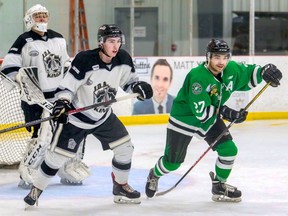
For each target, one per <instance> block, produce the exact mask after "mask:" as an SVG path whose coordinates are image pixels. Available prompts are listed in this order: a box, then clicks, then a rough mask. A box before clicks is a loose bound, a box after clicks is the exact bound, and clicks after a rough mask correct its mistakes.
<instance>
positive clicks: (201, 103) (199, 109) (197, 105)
mask: <svg viewBox="0 0 288 216" xmlns="http://www.w3.org/2000/svg"><path fill="white" fill-rule="evenodd" d="M204 105H205V102H204V101H199V102H198V103H196V102H194V106H195V110H196V113H202V112H203V110H204Z"/></svg>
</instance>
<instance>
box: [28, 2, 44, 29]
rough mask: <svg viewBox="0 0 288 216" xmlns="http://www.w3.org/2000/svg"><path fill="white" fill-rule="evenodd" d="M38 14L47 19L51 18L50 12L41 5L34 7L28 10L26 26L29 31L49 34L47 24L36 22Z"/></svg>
mask: <svg viewBox="0 0 288 216" xmlns="http://www.w3.org/2000/svg"><path fill="white" fill-rule="evenodd" d="M37 14H42V15H43V16H44V17H45V18H46V17H47V18H48V17H49V13H48V10H47V9H46V8H45V7H43V6H42V5H40V4H37V5H34V6H33V7H31V8H30V9H29V10H27V12H26V14H25V17H24V19H23V20H24V24H25V27H26V29H27V30H28V31H30V30H31V29H32V28H33V29H35V30H37V31H40V32H47V24H48V23H47V22H46V23H45V22H35V20H34V17H35V16H37Z"/></svg>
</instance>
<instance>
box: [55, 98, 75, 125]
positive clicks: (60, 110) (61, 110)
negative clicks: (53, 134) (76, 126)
mask: <svg viewBox="0 0 288 216" xmlns="http://www.w3.org/2000/svg"><path fill="white" fill-rule="evenodd" d="M53 105H54V107H53V110H52V115H53V116H54V121H57V122H59V123H62V124H67V123H68V114H67V112H68V111H69V110H71V106H70V102H69V101H68V100H65V99H59V100H56V101H55V102H54V104H53Z"/></svg>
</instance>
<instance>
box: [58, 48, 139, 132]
mask: <svg viewBox="0 0 288 216" xmlns="http://www.w3.org/2000/svg"><path fill="white" fill-rule="evenodd" d="M99 52H100V49H99V48H98V49H94V50H88V51H82V52H80V53H78V54H77V55H76V57H75V58H74V60H73V61H72V63H71V67H70V69H69V71H68V72H67V74H66V75H65V77H64V79H63V80H62V82H61V83H60V86H59V89H58V90H57V93H56V97H57V98H65V99H68V100H69V101H71V105H72V108H73V109H78V108H81V107H85V106H90V105H92V104H95V103H100V102H104V101H109V100H111V99H114V98H115V97H116V93H117V90H118V87H121V88H122V89H123V90H124V91H125V92H127V93H130V92H131V88H130V87H131V84H132V83H134V82H135V81H138V78H137V76H136V74H135V68H134V65H133V62H132V58H131V56H130V55H129V54H128V53H127V52H126V51H124V50H121V49H120V50H119V52H118V53H117V55H116V56H115V57H114V58H112V61H111V63H110V64H106V63H104V62H103V61H102V60H101V58H100V56H99ZM111 112H112V109H111V106H107V107H99V108H95V109H90V110H87V111H84V112H80V113H76V114H73V115H70V116H69V122H70V123H72V124H73V125H75V126H77V127H80V128H84V129H91V128H94V127H95V126H98V125H100V124H102V123H103V122H104V121H105V120H106V119H107V118H108V116H109V115H110V114H111Z"/></svg>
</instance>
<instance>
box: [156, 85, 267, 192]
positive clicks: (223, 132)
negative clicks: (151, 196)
mask: <svg viewBox="0 0 288 216" xmlns="http://www.w3.org/2000/svg"><path fill="white" fill-rule="evenodd" d="M269 85H270V82H268V83H266V85H265V86H264V87H263V88H262V89H261V90H260V91H259V92H258V93H257V95H255V96H254V98H253V99H252V100H251V101H250V102H249V103H248V104H247V105H246V106H245V108H244V110H245V111H246V110H248V108H249V107H250V106H251V105H252V104H253V103H254V102H255V101H256V100H257V98H258V97H259V96H260V95H261V94H262V93H263V92H264V91H265V90H266V89H267V88H268V86H269ZM235 121H236V119H235V120H234V121H232V122H231V123H230V124H229V125H228V126H227V127H226V129H225V130H224V131H222V133H221V134H220V135H219V136H218V137H217V138H216V139H215V141H214V142H213V143H212V144H211V145H210V146H209V147H208V148H207V149H206V151H205V152H204V153H203V154H202V155H201V156H200V157H199V158H198V159H197V160H196V161H195V163H194V164H193V165H192V166H191V167H190V168H189V169H188V170H187V172H186V173H185V174H184V175H183V176H182V177H181V178H180V179H179V180H178V181H177V182H176V184H175V185H173V186H172V187H171V188H169V189H167V190H165V191H162V192H158V193H156V195H155V196H163V195H165V194H167V193H169V192H170V191H172V190H173V189H174V188H176V187H177V185H178V184H179V183H180V182H181V181H182V180H183V179H184V178H185V177H186V176H187V175H188V173H189V172H190V171H191V170H192V169H193V168H194V167H195V166H196V165H197V164H198V163H199V161H200V160H201V159H202V158H203V157H204V156H205V155H206V154H207V153H208V152H209V151H210V149H212V148H213V146H214V145H215V144H216V143H217V142H218V141H219V140H220V139H221V138H222V136H223V135H224V134H225V133H226V132H227V131H228V130H229V129H230V128H231V127H232V125H233V124H234V123H235Z"/></svg>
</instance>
